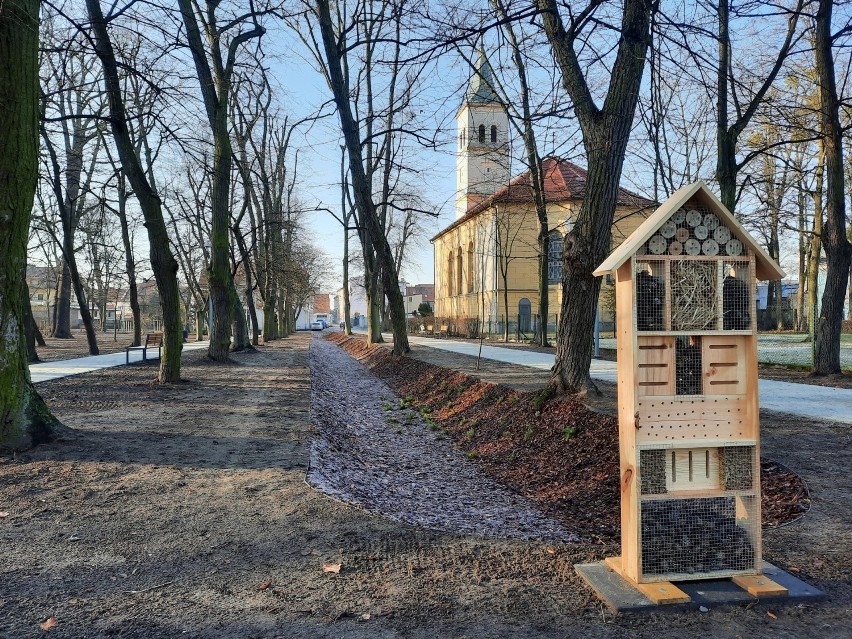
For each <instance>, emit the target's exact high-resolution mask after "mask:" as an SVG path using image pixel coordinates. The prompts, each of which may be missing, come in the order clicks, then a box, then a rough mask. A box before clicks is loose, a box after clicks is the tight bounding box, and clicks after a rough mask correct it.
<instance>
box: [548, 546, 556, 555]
mask: <svg viewBox="0 0 852 639" xmlns="http://www.w3.org/2000/svg"><path fill="white" fill-rule="evenodd" d="M547 554H548V555H555V554H556V548H551V547H550V546H548V547H547Z"/></svg>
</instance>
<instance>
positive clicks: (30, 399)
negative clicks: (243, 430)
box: [0, 0, 61, 448]
mask: <svg viewBox="0 0 852 639" xmlns="http://www.w3.org/2000/svg"><path fill="white" fill-rule="evenodd" d="M38 13H39V3H38V2H37V1H36V0H12V1H11V2H3V3H0V59H2V60H3V61H4V62H3V64H0V104H2V105H3V108H2V109H0V148H3V149H14V150H15V152H14V153H2V154H0V334H2V335H3V339H2V340H0V447H3V448H27V447H29V446H33V445H37V444H39V443H42V442H45V441H49V440H51V439H52V438H53V437H55V435H56V433H57V432H58V431H59V430H60V428H61V424H60V423H59V422H58V421H57V419H56V418H55V417H54V416H53V415H52V414H51V413H50V410H49V409H48V408H47V406H46V405H45V403H44V401H43V400H42V398H41V396H40V395H39V394H38V392H37V391H36V389H35V387H34V386H33V384H32V382H31V381H30V373H29V367H28V365H27V349H26V343H25V339H24V304H23V299H24V295H25V294H26V293H25V289H26V287H25V286H24V283H25V282H26V280H25V278H23V277H22V275H23V274H24V273H25V272H26V266H27V236H28V233H29V225H30V213H31V211H32V205H33V197H34V194H35V188H36V180H37V175H38V142H37V140H38V112H39V107H38V101H39V95H38Z"/></svg>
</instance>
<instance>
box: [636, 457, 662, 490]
mask: <svg viewBox="0 0 852 639" xmlns="http://www.w3.org/2000/svg"><path fill="white" fill-rule="evenodd" d="M639 480H640V482H639V485H640V487H639V490H640V492H641V493H642V494H643V495H664V494H665V493H666V451H665V450H663V449H662V448H647V449H644V450H640V451H639Z"/></svg>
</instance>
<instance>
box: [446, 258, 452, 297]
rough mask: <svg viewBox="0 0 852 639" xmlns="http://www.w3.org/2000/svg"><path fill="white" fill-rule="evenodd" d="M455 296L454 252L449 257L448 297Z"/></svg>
mask: <svg viewBox="0 0 852 639" xmlns="http://www.w3.org/2000/svg"><path fill="white" fill-rule="evenodd" d="M452 296H453V252H452V251H450V255H449V257H447V297H452Z"/></svg>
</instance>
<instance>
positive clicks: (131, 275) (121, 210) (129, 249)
mask: <svg viewBox="0 0 852 639" xmlns="http://www.w3.org/2000/svg"><path fill="white" fill-rule="evenodd" d="M124 179H125V178H124V174H120V175H119V176H118V220H119V222H120V223H121V243H122V244H123V246H124V267H125V271H126V272H127V287H128V296H129V297H130V311H131V313H133V344H132V345H133V346H141V345H142V309H141V308H140V307H139V289H138V287H137V286H136V260H135V259H134V258H133V243H132V242H131V241H130V226H129V225H128V223H127V190H126V189H125V188H124ZM116 321H118V318H116Z"/></svg>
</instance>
